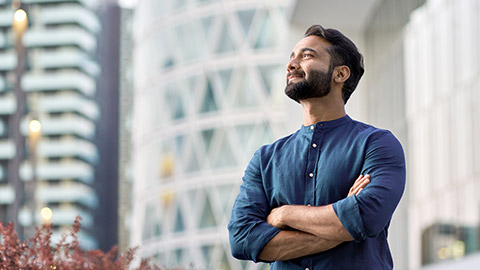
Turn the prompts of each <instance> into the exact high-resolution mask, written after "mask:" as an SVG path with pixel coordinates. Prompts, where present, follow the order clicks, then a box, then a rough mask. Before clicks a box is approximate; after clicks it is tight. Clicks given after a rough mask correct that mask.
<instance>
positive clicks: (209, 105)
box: [200, 80, 218, 113]
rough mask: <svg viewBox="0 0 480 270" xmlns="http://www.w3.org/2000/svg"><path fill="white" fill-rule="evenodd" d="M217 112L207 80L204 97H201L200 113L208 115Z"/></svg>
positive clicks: (209, 83) (210, 86)
mask: <svg viewBox="0 0 480 270" xmlns="http://www.w3.org/2000/svg"><path fill="white" fill-rule="evenodd" d="M216 110H218V106H217V102H216V101H215V96H214V94H213V88H212V83H211V82H210V80H207V87H206V89H205V95H204V96H203V101H202V106H201V108H200V113H208V112H213V111H216Z"/></svg>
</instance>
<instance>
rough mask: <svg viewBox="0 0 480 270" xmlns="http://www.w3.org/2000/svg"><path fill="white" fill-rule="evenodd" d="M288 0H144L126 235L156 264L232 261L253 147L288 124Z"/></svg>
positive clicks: (137, 31)
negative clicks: (232, 229) (234, 217)
mask: <svg viewBox="0 0 480 270" xmlns="http://www.w3.org/2000/svg"><path fill="white" fill-rule="evenodd" d="M286 4H287V1H256V0H255V1H157V0H147V1H140V2H139V3H138V6H137V8H136V11H135V21H134V27H133V29H134V67H135V69H134V79H135V80H134V93H133V96H134V100H135V103H134V116H133V119H134V124H133V129H132V130H133V132H132V140H133V146H132V158H133V165H134V171H133V176H132V177H133V187H134V188H133V204H134V205H133V212H132V225H133V230H132V238H131V239H132V243H131V244H132V245H133V246H136V245H140V246H141V251H140V255H141V256H145V257H154V258H156V259H157V262H158V263H159V264H160V265H167V267H171V266H177V265H178V266H188V265H189V264H190V263H192V264H193V265H194V266H195V267H200V268H205V269H240V268H243V267H252V268H251V269H256V268H257V267H261V266H262V265H254V264H246V262H239V261H237V260H235V259H234V258H233V257H231V255H230V248H229V245H228V235H227V231H226V227H227V222H228V218H229V215H230V210H231V207H232V204H233V201H234V198H235V196H236V194H237V193H238V190H239V186H240V184H241V177H242V174H243V170H244V169H245V167H246V165H247V163H248V161H249V160H250V158H251V156H252V154H253V152H254V151H255V150H256V149H257V148H258V147H259V146H261V145H262V144H266V143H270V142H271V141H272V140H273V139H274V138H278V137H279V136H281V135H283V134H284V132H285V131H284V127H283V124H284V121H285V113H284V112H285V110H282V108H283V104H282V101H281V98H279V97H283V92H282V91H278V89H283V81H284V79H283V78H284V77H283V72H282V70H283V66H284V62H285V61H284V59H286V56H285V54H284V51H285V50H284V48H283V46H284V44H285V42H284V41H285V33H284V32H283V31H282V27H285V25H286V15H285V12H286V11H285V8H286Z"/></svg>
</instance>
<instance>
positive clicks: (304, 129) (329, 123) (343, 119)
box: [300, 115, 353, 133]
mask: <svg viewBox="0 0 480 270" xmlns="http://www.w3.org/2000/svg"><path fill="white" fill-rule="evenodd" d="M351 121H353V120H352V118H350V116H348V115H345V116H344V117H341V118H338V119H335V120H331V121H323V122H318V123H316V124H313V125H309V126H304V125H302V127H301V128H300V131H301V132H306V133H313V131H314V130H315V129H318V128H321V129H322V130H326V129H332V128H335V127H338V126H341V125H343V124H346V123H349V122H351Z"/></svg>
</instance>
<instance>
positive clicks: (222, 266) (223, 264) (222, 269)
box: [215, 249, 232, 270]
mask: <svg viewBox="0 0 480 270" xmlns="http://www.w3.org/2000/svg"><path fill="white" fill-rule="evenodd" d="M215 269H219V270H227V269H232V267H231V266H230V262H229V261H228V256H227V253H226V252H225V249H222V258H221V260H220V261H219V262H218V265H216V266H215Z"/></svg>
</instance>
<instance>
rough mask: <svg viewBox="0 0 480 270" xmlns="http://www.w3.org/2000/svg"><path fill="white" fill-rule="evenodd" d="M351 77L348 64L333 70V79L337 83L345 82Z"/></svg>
mask: <svg viewBox="0 0 480 270" xmlns="http://www.w3.org/2000/svg"><path fill="white" fill-rule="evenodd" d="M348 78H350V69H349V68H348V67H347V66H337V67H335V69H334V71H333V80H334V81H335V82H336V83H344V82H345V81H346V80H347V79H348Z"/></svg>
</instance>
